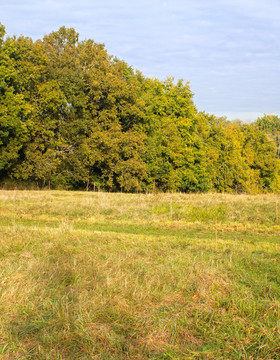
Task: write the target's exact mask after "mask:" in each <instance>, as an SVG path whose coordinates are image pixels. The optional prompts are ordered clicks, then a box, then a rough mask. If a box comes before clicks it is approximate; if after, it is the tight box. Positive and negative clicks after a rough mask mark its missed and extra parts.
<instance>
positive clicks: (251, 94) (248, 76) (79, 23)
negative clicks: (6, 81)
mask: <svg viewBox="0 0 280 360" xmlns="http://www.w3.org/2000/svg"><path fill="white" fill-rule="evenodd" d="M0 9H1V10H0V22H1V23H2V24H3V25H4V26H5V27H6V32H7V34H8V35H9V36H13V35H24V36H29V37H31V38H32V39H34V40H37V39H39V38H43V36H44V35H45V34H49V33H50V32H52V31H56V30H58V29H59V28H60V27H61V26H66V27H73V28H75V29H76V31H77V32H78V33H79V34H80V40H84V39H93V40H94V41H95V42H98V43H104V44H105V47H106V49H107V50H108V52H109V54H111V55H114V56H117V57H118V58H120V59H122V60H124V61H126V62H127V63H128V64H129V65H131V66H132V67H133V68H134V69H137V70H140V71H141V72H142V73H143V74H144V75H145V76H147V77H156V78H158V79H160V80H164V79H165V78H166V77H167V76H173V77H174V79H175V81H176V80H178V79H184V80H185V81H189V83H190V87H191V90H192V92H193V93H194V102H195V104H196V106H197V108H198V110H199V111H205V112H207V113H210V114H215V115H217V116H226V117H227V118H228V119H229V120H234V119H237V118H238V119H241V120H243V121H254V120H256V119H257V117H258V116H262V115H263V114H270V113H272V114H277V115H279V114H280V101H279V99H280V96H279V94H280V61H279V60H280V21H279V19H280V0H266V1H264V0H141V1H140V0H117V1H116V0H115V1H114V0H78V1H77V0H40V1H38V0H8V1H7V0H0Z"/></svg>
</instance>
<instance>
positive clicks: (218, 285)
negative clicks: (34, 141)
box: [0, 190, 280, 360]
mask: <svg viewBox="0 0 280 360" xmlns="http://www.w3.org/2000/svg"><path fill="white" fill-rule="evenodd" d="M0 274H1V276H0V358H1V359H3V360H7V359H9V360H10V359H48V360H51V359H52V360H59V359H75V360H76V359H83V360H90V359H98V360H99V359H100V360H123V359H131V360H145V359H153V360H156V359H158V360H163V359H166V360H167V359H173V360H175V359H176V360H179V359H180V360H181V359H244V360H245V359H247V360H261V359H262V360H268V359H274V360H276V359H280V301H279V300H280V201H279V195H278V196H277V195H254V196H253V195H229V194H180V193H173V194H172V193H168V194H124V193H102V192H100V193H98V192H96V193H93V192H70V191H68V192H67V191H5V190H1V191H0Z"/></svg>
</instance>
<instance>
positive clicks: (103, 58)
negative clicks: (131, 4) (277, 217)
mask: <svg viewBox="0 0 280 360" xmlns="http://www.w3.org/2000/svg"><path fill="white" fill-rule="evenodd" d="M0 59H1V61H0V79H1V81H0V187H2V188H6V189H9V188H15V187H16V188H25V189H26V188H40V189H42V188H51V189H69V190H78V189H80V190H84V189H87V190H98V189H99V190H100V189H102V190H104V191H123V192H149V191H182V192H208V191H213V192H231V193H235V192H236V193H251V194H256V193H267V192H276V193H279V192H280V140H279V138H280V118H279V117H278V116H276V115H265V114H264V116H263V117H261V118H258V119H257V120H256V121H255V122H254V123H251V124H244V123H242V122H241V121H234V122H230V121H227V119H226V118H224V117H222V118H221V117H216V116H214V115H211V114H207V113H205V112H200V111H198V109H197V108H196V106H195V104H194V102H193V94H192V92H191V89H190V85H189V83H188V82H184V81H183V80H179V81H178V82H175V81H174V79H172V78H167V79H166V80H164V81H160V80H158V79H151V78H147V77H145V76H144V75H143V74H142V73H141V72H139V71H135V70H133V68H132V67H130V66H129V65H128V64H127V63H125V62H124V61H121V60H119V59H117V58H116V57H113V56H110V55H109V54H108V53H107V51H106V49H105V47H104V45H103V44H98V43H95V42H94V41H93V40H90V39H89V40H84V41H79V36H78V33H77V32H76V31H75V29H72V28H70V29H67V28H65V27H62V28H60V29H59V30H58V31H55V32H52V33H51V34H49V35H46V36H44V38H43V39H42V40H37V41H33V40H32V39H31V38H28V37H23V36H19V37H16V36H14V37H8V36H6V33H5V27H4V26H3V25H1V24H0Z"/></svg>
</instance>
